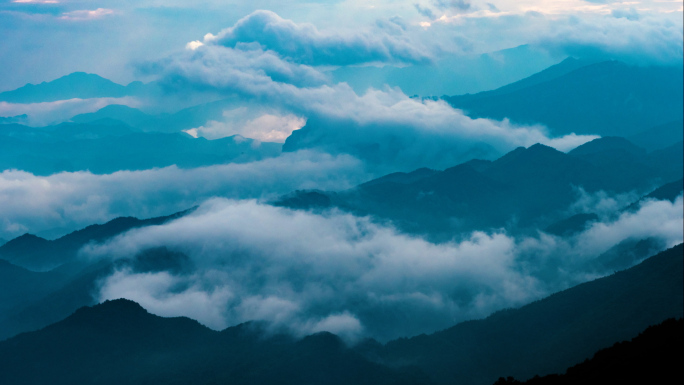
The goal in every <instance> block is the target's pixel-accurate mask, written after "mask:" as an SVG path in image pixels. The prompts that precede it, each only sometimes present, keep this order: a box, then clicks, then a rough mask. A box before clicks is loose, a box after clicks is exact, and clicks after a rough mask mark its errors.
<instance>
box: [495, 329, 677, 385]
mask: <svg viewBox="0 0 684 385" xmlns="http://www.w3.org/2000/svg"><path fill="white" fill-rule="evenodd" d="M682 362H684V320H683V319H681V318H680V319H678V320H675V319H673V318H671V319H668V320H666V321H665V322H663V323H662V324H660V325H657V326H651V327H649V328H648V329H646V331H644V332H643V333H641V334H639V336H637V337H636V338H634V339H632V340H631V341H628V342H618V343H616V344H615V345H613V346H611V347H610V348H607V349H602V350H600V351H598V352H597V353H596V354H595V355H594V357H592V358H591V359H589V360H586V361H584V362H582V363H581V364H577V365H575V366H573V367H571V368H569V369H568V370H567V371H566V372H565V373H564V374H560V375H559V374H551V375H548V376H544V377H538V376H537V377H534V378H532V379H530V380H528V381H526V382H524V384H528V385H567V384H597V385H598V384H601V385H603V384H627V383H632V384H667V383H673V384H677V383H682V381H684V372H682V370H681V364H682ZM505 384H523V382H520V381H518V380H515V379H514V378H513V377H507V378H500V379H499V380H498V381H497V382H496V383H495V385H505Z"/></svg>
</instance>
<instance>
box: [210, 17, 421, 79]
mask: <svg viewBox="0 0 684 385" xmlns="http://www.w3.org/2000/svg"><path fill="white" fill-rule="evenodd" d="M204 43H205V44H218V45H222V46H225V47H235V46H237V45H239V44H240V43H257V44H259V45H261V46H262V47H264V48H266V49H268V50H273V51H275V52H278V54H280V55H281V56H283V57H285V58H287V59H289V60H292V61H294V62H296V63H302V64H308V65H313V66H316V65H351V64H363V63H374V62H400V63H404V62H406V63H420V62H427V61H429V60H430V54H429V53H427V52H425V50H424V49H421V48H420V47H418V46H416V44H415V43H413V42H411V41H409V40H408V39H407V38H406V37H404V36H397V35H389V34H387V33H385V32H384V31H382V30H380V31H373V32H367V33H358V32H357V33H355V34H339V33H322V32H320V31H319V30H318V29H317V28H316V27H315V26H314V25H313V24H297V23H294V22H293V21H291V20H286V19H283V18H282V17H280V16H278V15H277V14H276V13H274V12H271V11H265V10H260V11H255V12H253V13H251V14H250V15H247V16H245V17H244V18H242V19H240V20H239V21H238V22H237V23H235V25H234V26H233V27H231V28H228V29H225V30H223V31H221V32H220V33H219V34H218V35H216V36H214V35H211V34H209V35H207V36H206V37H205V38H204Z"/></svg>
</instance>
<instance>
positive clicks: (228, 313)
mask: <svg viewBox="0 0 684 385" xmlns="http://www.w3.org/2000/svg"><path fill="white" fill-rule="evenodd" d="M636 224H638V225H636ZM644 237H656V238H658V239H660V240H661V241H662V242H663V244H664V245H666V246H672V245H674V244H676V243H680V242H682V198H681V197H679V198H678V199H677V200H676V201H675V202H674V203H671V202H669V201H648V202H645V203H643V205H642V207H641V208H640V209H639V210H638V211H637V212H634V213H631V212H630V213H625V214H623V215H621V216H620V217H618V218H616V219H615V220H612V221H609V222H605V223H597V224H595V225H593V226H592V227H590V228H589V229H588V230H586V231H585V232H583V233H580V234H579V235H577V236H575V237H573V238H571V239H561V238H558V237H554V236H550V235H547V234H543V233H540V234H539V235H538V236H537V237H534V238H522V239H515V238H513V237H511V236H508V235H507V234H506V233H504V232H498V233H492V234H485V233H481V232H475V233H472V234H470V235H469V236H467V237H465V238H464V239H462V240H460V241H453V242H447V243H443V244H433V243H430V242H427V241H425V240H423V239H420V238H415V237H411V236H407V235H404V234H401V233H398V232H397V231H396V230H395V229H393V228H391V227H387V226H384V225H378V224H374V223H373V222H371V221H370V220H369V218H359V217H354V216H352V215H349V214H344V213H340V212H336V211H333V212H328V213H326V214H322V215H315V214H312V213H307V212H298V211H291V210H288V209H284V208H277V207H272V206H267V205H261V204H259V203H257V202H256V201H253V200H249V201H234V200H225V199H213V200H210V201H208V202H206V203H204V204H203V205H202V206H201V207H200V208H199V209H198V210H197V211H196V212H194V213H193V214H191V215H189V216H187V217H184V218H181V219H178V220H176V221H174V222H171V223H169V224H166V225H162V226H154V227H148V228H142V229H137V230H133V231H130V232H128V233H127V234H124V235H122V236H120V237H117V238H115V239H114V240H112V241H110V242H109V243H107V244H104V245H94V246H88V247H86V248H85V249H84V250H82V257H84V258H112V259H117V260H126V259H130V258H134V257H135V256H138V255H140V253H141V252H143V251H145V250H150V249H159V248H166V250H168V251H169V252H171V253H176V254H174V255H178V254H177V253H181V254H183V255H186V256H187V258H188V261H186V262H185V263H184V266H185V267H184V268H183V269H175V270H168V271H145V272H141V271H136V270H135V269H133V268H121V269H119V270H118V271H117V272H115V273H114V274H113V275H111V276H110V277H108V278H107V279H105V280H104V281H103V282H102V285H101V290H100V292H99V294H98V299H100V300H105V299H111V298H119V297H126V298H129V299H132V300H135V301H138V302H140V303H141V304H142V305H143V306H144V307H145V308H147V309H148V310H150V311H151V312H153V313H156V314H160V315H165V316H176V315H185V316H189V317H192V318H195V319H197V320H199V321H200V322H203V323H205V324H207V325H208V326H211V327H214V328H219V329H220V328H223V327H226V326H229V325H234V324H238V323H241V322H245V321H249V320H262V321H266V322H268V323H269V324H270V325H271V326H272V327H273V328H275V329H279V330H282V329H285V330H289V331H291V332H293V333H295V334H296V335H304V334H308V333H312V332H316V331H320V330H328V331H331V332H334V333H338V334H340V335H342V336H344V337H346V338H349V339H350V340H354V339H356V338H358V337H361V336H373V337H376V338H379V339H382V340H386V339H390V338H395V337H399V336H406V335H413V334H418V333H422V332H430V331H434V330H437V329H441V328H445V327H448V326H450V325H452V324H454V323H456V322H458V321H462V320H466V319H471V318H476V317H482V316H485V315H487V314H489V313H491V312H492V311H494V310H497V309H501V308H504V307H510V306H517V305H521V304H524V303H526V302H529V301H531V300H533V299H536V298H539V297H541V296H543V295H546V294H549V293H551V292H554V291H557V290H560V289H564V288H566V287H568V286H570V285H575V284H577V283H579V282H582V281H585V280H587V279H590V278H594V277H597V276H600V275H601V274H605V273H612V271H610V272H600V271H599V272H596V271H594V270H590V269H588V268H587V266H589V265H590V264H591V261H592V259H593V258H595V257H596V256H597V255H599V254H601V253H603V252H605V251H606V250H607V249H608V248H610V247H611V246H613V245H614V244H617V243H619V242H621V241H624V240H627V239H631V238H634V239H641V238H644Z"/></svg>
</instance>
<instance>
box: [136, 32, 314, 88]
mask: <svg viewBox="0 0 684 385" xmlns="http://www.w3.org/2000/svg"><path fill="white" fill-rule="evenodd" d="M188 48H189V49H188V50H186V51H185V52H182V53H179V54H176V55H174V56H172V57H169V58H167V59H165V60H161V61H158V62H153V63H149V64H147V65H143V66H142V67H141V70H142V71H143V73H145V72H151V73H154V72H157V71H160V70H164V69H167V68H176V69H177V70H178V72H179V74H178V75H180V73H182V72H185V71H188V72H194V73H195V75H197V76H200V77H201V79H202V81H201V82H193V83H192V84H186V83H185V81H186V80H187V79H184V78H183V77H181V76H177V77H172V78H169V79H166V81H167V82H169V83H171V84H172V85H174V86H176V87H184V86H188V87H189V88H191V89H192V88H193V86H198V85H201V84H202V83H205V84H207V85H210V84H212V83H215V82H217V81H221V80H223V81H227V80H228V79H230V80H229V81H231V82H235V83H237V84H242V83H246V84H262V85H266V84H269V83H270V82H273V81H276V82H282V83H288V84H294V85H297V86H316V85H321V84H325V83H327V78H326V76H325V75H324V74H323V73H321V72H319V71H318V70H316V69H314V68H312V67H310V66H307V65H302V64H295V63H291V62H288V61H285V60H282V58H281V57H280V56H279V55H278V54H277V53H275V52H273V51H268V50H264V49H262V47H260V46H259V45H254V44H242V43H241V44H237V45H236V47H234V48H227V47H217V46H212V45H206V44H198V43H197V42H194V43H193V42H191V43H190V45H189V46H188ZM198 68H201V72H197V71H196V70H197V69H198ZM169 75H170V74H169ZM197 80H199V79H197Z"/></svg>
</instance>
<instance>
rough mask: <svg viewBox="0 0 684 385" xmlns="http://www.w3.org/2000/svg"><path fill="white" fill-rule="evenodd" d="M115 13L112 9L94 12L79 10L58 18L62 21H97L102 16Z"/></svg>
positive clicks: (95, 10)
mask: <svg viewBox="0 0 684 385" xmlns="http://www.w3.org/2000/svg"><path fill="white" fill-rule="evenodd" d="M115 13H116V12H115V11H114V10H113V9H107V8H97V9H94V10H88V9H79V10H75V11H69V12H64V13H63V14H62V15H61V16H60V17H59V18H60V19H62V20H71V21H84V20H94V19H99V18H102V17H104V16H109V15H114V14H115Z"/></svg>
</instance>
